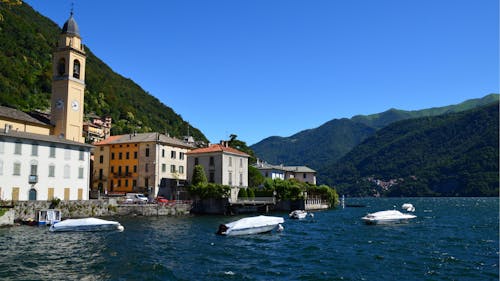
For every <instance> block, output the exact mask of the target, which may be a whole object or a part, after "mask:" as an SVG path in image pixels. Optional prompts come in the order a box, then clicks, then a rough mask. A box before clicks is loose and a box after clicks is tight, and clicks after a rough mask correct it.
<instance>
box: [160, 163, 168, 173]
mask: <svg viewBox="0 0 500 281" xmlns="http://www.w3.org/2000/svg"><path fill="white" fill-rule="evenodd" d="M161 171H162V172H164V173H165V172H166V171H167V164H161Z"/></svg>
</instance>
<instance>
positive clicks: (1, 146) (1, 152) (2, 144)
mask: <svg viewBox="0 0 500 281" xmlns="http://www.w3.org/2000/svg"><path fill="white" fill-rule="evenodd" d="M3 147H4V142H3V141H2V140H0V154H3Z"/></svg>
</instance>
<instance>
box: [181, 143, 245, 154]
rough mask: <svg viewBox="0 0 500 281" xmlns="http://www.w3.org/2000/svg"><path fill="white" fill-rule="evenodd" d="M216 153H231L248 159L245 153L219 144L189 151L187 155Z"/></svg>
mask: <svg viewBox="0 0 500 281" xmlns="http://www.w3.org/2000/svg"><path fill="white" fill-rule="evenodd" d="M217 152H226V153H232V154H237V155H241V156H245V157H249V156H250V155H248V154H246V153H245V152H242V151H239V150H238V149H236V148H232V147H230V146H223V145H221V144H212V145H211V146H209V147H202V148H198V149H195V150H191V151H189V152H188V154H190V155H191V154H203V153H217Z"/></svg>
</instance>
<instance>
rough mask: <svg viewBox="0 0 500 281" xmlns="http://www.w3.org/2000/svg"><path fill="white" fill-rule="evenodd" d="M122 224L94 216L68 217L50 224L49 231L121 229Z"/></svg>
mask: <svg viewBox="0 0 500 281" xmlns="http://www.w3.org/2000/svg"><path fill="white" fill-rule="evenodd" d="M123 229H124V228H123V226H122V225H121V224H120V223H119V222H116V221H107V220H101V219H96V218H85V219H68V220H65V221H61V222H58V223H55V224H53V225H51V226H50V228H49V231H51V232H69V231H75V232H82V231H123Z"/></svg>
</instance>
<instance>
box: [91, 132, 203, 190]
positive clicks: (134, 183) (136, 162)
mask: <svg viewBox="0 0 500 281" xmlns="http://www.w3.org/2000/svg"><path fill="white" fill-rule="evenodd" d="M95 146H96V149H95V150H94V168H93V176H94V179H93V184H92V189H93V190H99V191H100V192H103V193H107V194H124V193H127V192H140V193H148V194H149V195H151V196H156V195H157V194H160V195H162V196H166V197H170V198H172V197H174V195H175V194H173V193H175V187H177V185H178V184H179V181H180V182H182V181H185V180H186V178H187V167H186V166H187V157H186V153H187V152H188V151H190V150H192V149H194V148H195V146H194V143H190V142H187V141H183V140H179V139H176V138H172V137H169V136H167V135H164V134H159V133H142V134H130V135H119V136H111V137H109V138H107V139H106V140H104V141H102V142H99V143H96V144H95Z"/></svg>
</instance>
